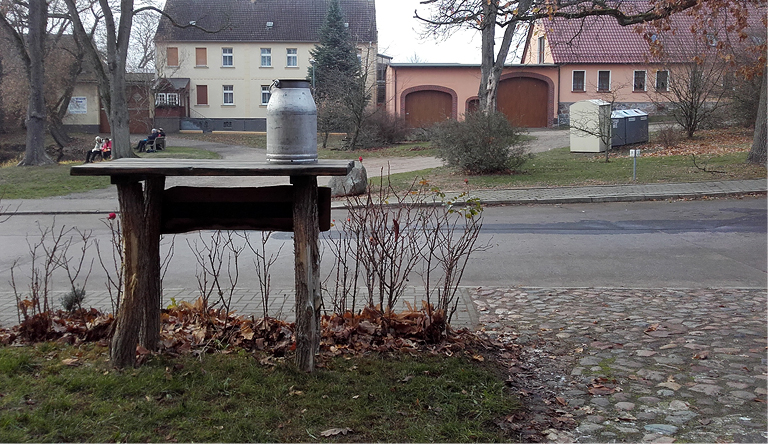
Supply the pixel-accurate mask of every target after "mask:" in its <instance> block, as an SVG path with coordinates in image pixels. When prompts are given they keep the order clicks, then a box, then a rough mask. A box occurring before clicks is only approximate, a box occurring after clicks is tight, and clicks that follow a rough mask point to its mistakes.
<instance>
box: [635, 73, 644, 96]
mask: <svg viewBox="0 0 768 444" xmlns="http://www.w3.org/2000/svg"><path fill="white" fill-rule="evenodd" d="M632 91H635V92H642V91H645V71H635V80H634V82H633V83H632Z"/></svg>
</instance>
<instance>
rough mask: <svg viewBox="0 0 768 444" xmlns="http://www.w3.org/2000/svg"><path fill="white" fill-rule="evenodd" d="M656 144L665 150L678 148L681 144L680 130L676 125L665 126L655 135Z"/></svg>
mask: <svg viewBox="0 0 768 444" xmlns="http://www.w3.org/2000/svg"><path fill="white" fill-rule="evenodd" d="M653 139H654V142H656V143H658V144H659V145H661V146H663V147H664V148H665V149H670V148H673V147H676V146H677V145H678V144H679V143H680V130H679V129H677V128H676V127H675V125H664V126H662V127H661V128H660V129H659V130H658V131H656V133H655V134H654V135H653Z"/></svg>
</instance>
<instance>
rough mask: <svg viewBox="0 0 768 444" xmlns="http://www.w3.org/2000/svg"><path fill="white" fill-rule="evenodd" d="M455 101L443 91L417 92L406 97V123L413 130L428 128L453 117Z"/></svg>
mask: <svg viewBox="0 0 768 444" xmlns="http://www.w3.org/2000/svg"><path fill="white" fill-rule="evenodd" d="M452 109H453V99H452V98H451V95H450V94H448V93H445V92H442V91H416V92H412V93H410V94H408V95H407V96H405V121H406V122H407V123H408V125H410V126H411V127H412V128H427V127H430V126H432V125H434V124H435V123H437V122H442V121H443V120H445V119H450V118H451V117H452V116H453V113H452Z"/></svg>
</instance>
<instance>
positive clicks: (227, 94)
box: [224, 85, 235, 105]
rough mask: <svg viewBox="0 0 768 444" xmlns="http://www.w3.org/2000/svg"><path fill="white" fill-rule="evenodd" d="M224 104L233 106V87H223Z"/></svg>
mask: <svg viewBox="0 0 768 444" xmlns="http://www.w3.org/2000/svg"><path fill="white" fill-rule="evenodd" d="M224 104H225V105H234V104H235V87H234V86H233V85H224Z"/></svg>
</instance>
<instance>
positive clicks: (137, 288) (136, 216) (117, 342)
mask: <svg viewBox="0 0 768 444" xmlns="http://www.w3.org/2000/svg"><path fill="white" fill-rule="evenodd" d="M114 181H115V182H116V183H117V193H118V199H119V201H120V209H121V216H122V222H123V243H124V254H125V265H124V266H125V291H124V292H123V300H122V301H121V303H120V309H119V311H118V313H117V317H116V319H115V330H114V334H113V336H112V343H111V347H110V358H111V360H112V365H113V366H115V367H121V368H122V367H126V366H132V365H134V364H135V362H136V344H137V343H141V345H142V346H143V347H145V348H147V349H149V350H155V349H156V348H157V345H158V343H159V340H160V291H161V289H160V208H161V205H160V204H161V202H160V200H161V199H162V191H163V187H164V185H165V178H164V177H157V178H151V179H147V181H146V182H147V183H146V188H145V189H144V191H142V187H141V183H140V182H138V181H136V180H135V179H123V180H121V179H120V178H116V179H115V180H114Z"/></svg>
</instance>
